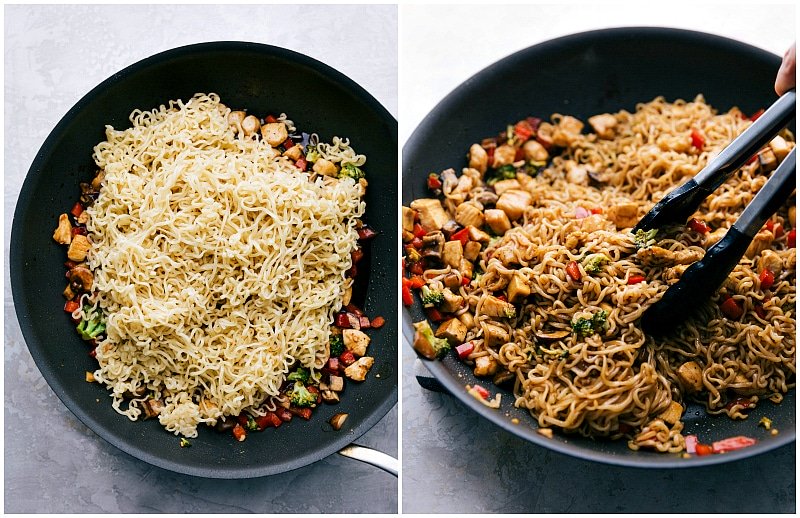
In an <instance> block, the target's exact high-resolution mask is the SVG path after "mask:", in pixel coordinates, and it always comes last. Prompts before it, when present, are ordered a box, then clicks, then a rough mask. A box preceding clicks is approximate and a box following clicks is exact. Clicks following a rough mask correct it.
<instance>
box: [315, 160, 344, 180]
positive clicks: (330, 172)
mask: <svg viewBox="0 0 800 518" xmlns="http://www.w3.org/2000/svg"><path fill="white" fill-rule="evenodd" d="M311 169H312V170H313V171H314V172H315V173H317V174H321V175H324V176H336V175H337V174H338V173H339V169H337V168H336V164H334V163H333V162H331V161H330V160H326V159H324V158H318V159H317V161H316V162H314V166H313V167H312V168H311Z"/></svg>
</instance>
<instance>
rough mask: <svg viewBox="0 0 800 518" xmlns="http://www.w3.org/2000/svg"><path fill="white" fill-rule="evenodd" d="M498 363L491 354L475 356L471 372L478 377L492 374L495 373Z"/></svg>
mask: <svg viewBox="0 0 800 518" xmlns="http://www.w3.org/2000/svg"><path fill="white" fill-rule="evenodd" d="M497 367H498V363H497V360H495V359H494V358H493V357H492V356H478V357H477V358H475V368H474V369H473V371H472V372H473V373H474V374H475V376H478V377H485V376H494V375H495V374H496V373H497Z"/></svg>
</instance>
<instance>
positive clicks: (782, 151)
mask: <svg viewBox="0 0 800 518" xmlns="http://www.w3.org/2000/svg"><path fill="white" fill-rule="evenodd" d="M769 147H770V149H772V152H773V153H774V154H775V158H777V159H778V162H783V159H784V158H786V155H788V154H789V151H791V150H792V148H791V147H789V144H788V143H787V142H786V139H784V138H783V137H781V136H780V135H778V136H776V137H775V138H774V139H772V140H770V142H769Z"/></svg>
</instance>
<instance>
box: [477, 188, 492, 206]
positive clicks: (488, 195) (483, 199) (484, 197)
mask: <svg viewBox="0 0 800 518" xmlns="http://www.w3.org/2000/svg"><path fill="white" fill-rule="evenodd" d="M497 198H498V196H497V193H495V192H492V191H490V190H489V189H480V190H478V189H476V190H475V192H473V193H472V199H473V200H475V201H477V202H478V203H480V204H481V205H483V206H486V205H494V204H495V203H497Z"/></svg>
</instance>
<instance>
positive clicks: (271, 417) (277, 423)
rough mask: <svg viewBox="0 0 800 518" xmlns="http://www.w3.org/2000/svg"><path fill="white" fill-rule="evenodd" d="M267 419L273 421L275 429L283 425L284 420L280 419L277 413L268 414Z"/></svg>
mask: <svg viewBox="0 0 800 518" xmlns="http://www.w3.org/2000/svg"><path fill="white" fill-rule="evenodd" d="M289 415H291V414H289ZM266 417H267V419H269V420H270V421H272V426H274V427H275V428H277V427H279V426H280V425H281V424H283V419H281V418H280V417H278V414H276V413H275V412H267V415H266Z"/></svg>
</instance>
